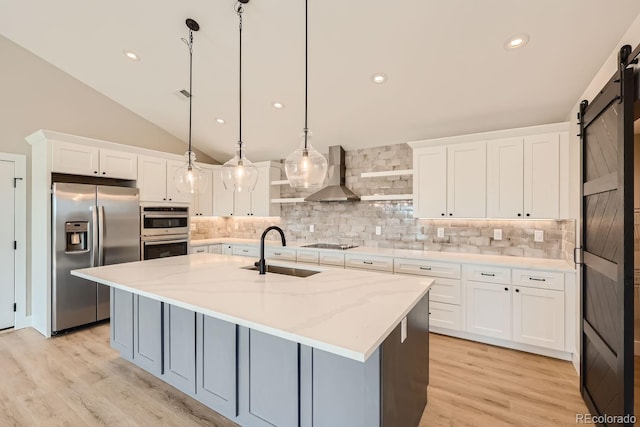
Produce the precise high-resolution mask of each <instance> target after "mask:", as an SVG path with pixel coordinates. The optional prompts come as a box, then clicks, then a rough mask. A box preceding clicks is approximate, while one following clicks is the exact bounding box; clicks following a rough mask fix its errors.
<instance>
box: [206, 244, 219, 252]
mask: <svg viewBox="0 0 640 427" xmlns="http://www.w3.org/2000/svg"><path fill="white" fill-rule="evenodd" d="M207 252H208V253H210V254H221V253H222V245H221V244H219V243H217V244H215V245H209V247H208V248H207Z"/></svg>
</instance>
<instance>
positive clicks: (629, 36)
mask: <svg viewBox="0 0 640 427" xmlns="http://www.w3.org/2000/svg"><path fill="white" fill-rule="evenodd" d="M625 44H628V45H631V47H632V49H635V47H636V46H637V45H639V44H640V15H638V16H637V17H636V19H635V20H634V21H633V23H632V24H631V26H630V27H629V28H628V30H627V31H626V32H625V34H624V36H622V38H621V39H620V41H619V42H618V44H617V45H616V47H615V49H613V50H612V51H611V54H610V55H609V57H608V58H607V60H606V61H605V62H604V64H603V65H602V67H601V68H600V70H599V71H598V73H597V74H596V75H595V76H594V78H593V80H591V83H589V85H588V86H587V88H586V89H585V91H584V92H583V94H582V95H581V96H580V98H578V99H577V100H576V103H575V105H574V106H573V108H572V109H571V111H570V112H569V114H568V115H567V118H566V119H567V120H569V121H570V122H571V130H570V132H569V138H570V141H569V146H570V161H571V162H570V192H569V194H570V197H571V202H570V204H569V206H570V208H569V213H570V215H571V217H572V218H576V219H578V220H577V221H576V227H577V230H576V247H578V246H580V245H581V237H582V236H581V234H580V233H579V230H581V229H582V225H581V223H580V206H581V202H582V201H581V198H580V185H581V184H580V181H581V172H580V138H579V137H578V134H579V133H580V128H579V126H578V124H577V123H578V121H577V113H578V111H580V102H581V101H582V100H584V99H586V100H588V101H589V102H591V101H592V100H593V98H595V96H596V95H597V94H598V92H599V91H600V89H602V88H603V87H604V85H605V84H606V83H607V82H608V81H609V79H610V78H611V76H613V73H615V72H616V70H617V69H618V52H619V51H620V48H621V47H622V46H624V45H625ZM579 322H580V273H579V272H578V277H577V281H576V337H575V339H576V341H575V343H576V349H577V351H579V349H580V323H579ZM576 357H579V354H577V355H576ZM574 365H575V366H576V369H578V367H579V359H577V358H574Z"/></svg>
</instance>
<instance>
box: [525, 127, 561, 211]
mask: <svg viewBox="0 0 640 427" xmlns="http://www.w3.org/2000/svg"><path fill="white" fill-rule="evenodd" d="M524 214H525V218H559V217H560V135H559V134H557V133H551V134H544V135H535V136H527V137H525V138H524Z"/></svg>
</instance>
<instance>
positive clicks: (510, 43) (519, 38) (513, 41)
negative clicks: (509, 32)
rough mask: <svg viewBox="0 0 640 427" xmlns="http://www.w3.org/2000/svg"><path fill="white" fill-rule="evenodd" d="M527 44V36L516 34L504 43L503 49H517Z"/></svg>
mask: <svg viewBox="0 0 640 427" xmlns="http://www.w3.org/2000/svg"><path fill="white" fill-rule="evenodd" d="M527 43H529V34H524V33H522V34H516V35H514V36H511V37H509V38H508V39H507V41H506V42H504V48H505V49H507V50H511V49H517V48H519V47H523V46H525V45H526V44H527Z"/></svg>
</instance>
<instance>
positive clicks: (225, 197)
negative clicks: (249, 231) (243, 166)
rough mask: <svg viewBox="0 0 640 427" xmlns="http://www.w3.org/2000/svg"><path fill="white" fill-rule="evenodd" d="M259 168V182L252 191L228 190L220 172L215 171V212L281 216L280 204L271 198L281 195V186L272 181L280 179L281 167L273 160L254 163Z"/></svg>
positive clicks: (215, 213)
mask: <svg viewBox="0 0 640 427" xmlns="http://www.w3.org/2000/svg"><path fill="white" fill-rule="evenodd" d="M254 164H255V165H256V167H257V168H258V182H257V183H256V188H255V189H254V190H253V191H252V192H235V193H234V192H233V191H230V190H226V189H225V188H224V184H223V183H222V177H221V176H220V173H214V179H213V182H214V187H213V194H214V200H213V214H214V215H216V216H260V217H266V216H279V215H280V205H279V204H277V203H272V202H271V199H277V198H279V197H280V187H278V186H277V185H271V181H276V180H279V179H280V168H278V167H277V166H274V165H273V164H272V163H271V162H259V163H254Z"/></svg>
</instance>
